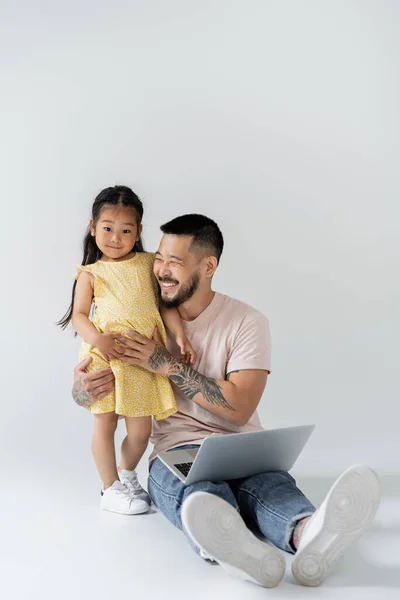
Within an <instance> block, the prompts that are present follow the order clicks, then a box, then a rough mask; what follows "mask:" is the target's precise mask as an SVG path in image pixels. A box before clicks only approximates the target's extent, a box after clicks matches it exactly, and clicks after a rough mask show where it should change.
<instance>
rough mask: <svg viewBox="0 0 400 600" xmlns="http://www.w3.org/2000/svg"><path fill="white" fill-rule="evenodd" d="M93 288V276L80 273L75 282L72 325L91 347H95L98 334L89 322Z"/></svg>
mask: <svg viewBox="0 0 400 600" xmlns="http://www.w3.org/2000/svg"><path fill="white" fill-rule="evenodd" d="M93 286H94V277H93V275H92V274H91V273H88V272H86V271H82V272H81V273H80V274H79V277H78V280H77V282H76V288H75V297H74V308H73V311H72V325H73V327H74V329H75V331H77V332H78V333H79V335H80V336H81V338H82V339H84V340H85V341H86V342H88V343H89V344H91V345H92V346H96V343H97V341H98V337H99V332H98V331H97V329H96V327H95V326H94V325H93V323H92V322H91V321H90V320H89V314H90V307H91V306H92V301H93Z"/></svg>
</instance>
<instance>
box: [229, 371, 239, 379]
mask: <svg viewBox="0 0 400 600" xmlns="http://www.w3.org/2000/svg"><path fill="white" fill-rule="evenodd" d="M232 373H240V371H239V370H237V371H231V372H230V373H227V375H226V380H227V381H229V379H230V378H231V375H232Z"/></svg>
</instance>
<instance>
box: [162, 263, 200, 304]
mask: <svg viewBox="0 0 400 600" xmlns="http://www.w3.org/2000/svg"><path fill="white" fill-rule="evenodd" d="M161 281H169V282H170V281H171V280H170V279H168V278H167V277H164V278H163V279H162V280H161ZM199 283H200V272H199V271H196V273H193V275H192V278H191V279H190V280H189V281H188V282H187V283H185V285H183V286H182V287H181V289H180V290H179V292H178V293H177V295H176V296H175V297H174V298H171V299H169V298H163V297H162V296H161V304H162V306H163V307H164V308H177V307H178V306H181V304H183V303H184V302H187V301H188V300H189V299H190V298H191V297H192V296H193V294H194V293H195V291H196V290H197V288H198V287H199Z"/></svg>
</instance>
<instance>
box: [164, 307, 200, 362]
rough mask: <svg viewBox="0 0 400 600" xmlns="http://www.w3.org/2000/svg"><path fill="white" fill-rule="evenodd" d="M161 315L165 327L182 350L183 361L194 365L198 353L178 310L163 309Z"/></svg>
mask: <svg viewBox="0 0 400 600" xmlns="http://www.w3.org/2000/svg"><path fill="white" fill-rule="evenodd" d="M160 313H161V317H162V320H163V321H164V325H165V327H166V328H167V329H168V331H169V332H170V333H171V334H172V336H173V338H174V339H175V341H176V343H177V344H178V346H179V347H180V349H181V354H182V360H183V361H185V362H189V363H190V364H192V365H193V364H194V363H195V362H196V358H197V357H196V352H195V351H194V349H193V346H192V344H191V343H190V342H189V340H188V338H187V336H186V333H185V330H184V328H183V323H182V319H181V317H180V315H179V312H178V309H177V308H161V309H160Z"/></svg>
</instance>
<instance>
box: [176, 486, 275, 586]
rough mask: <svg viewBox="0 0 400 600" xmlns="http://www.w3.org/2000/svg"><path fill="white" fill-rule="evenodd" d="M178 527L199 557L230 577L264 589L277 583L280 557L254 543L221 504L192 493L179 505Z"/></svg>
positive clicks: (226, 505) (212, 497)
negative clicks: (198, 552)
mask: <svg viewBox="0 0 400 600" xmlns="http://www.w3.org/2000/svg"><path fill="white" fill-rule="evenodd" d="M182 523H183V526H184V528H185V530H186V532H187V533H188V535H189V536H190V538H191V539H192V540H193V542H194V543H195V544H196V546H197V547H198V548H199V549H200V551H201V555H202V556H203V557H204V558H205V557H207V558H208V559H209V560H214V561H216V562H218V563H219V564H220V565H221V567H223V568H224V569H225V570H226V571H227V572H228V573H229V574H230V575H233V576H234V577H240V578H241V579H245V580H247V581H252V582H253V583H257V584H258V585H261V586H263V587H268V588H272V587H275V586H277V585H278V583H279V582H280V581H281V579H282V577H283V575H284V573H285V560H284V558H283V556H282V555H281V554H280V553H279V551H278V550H276V549H275V548H273V547H271V546H269V545H268V544H265V543H263V542H261V541H260V540H258V539H257V538H256V537H255V536H254V535H253V534H252V533H251V531H249V529H247V527H246V525H245V523H244V521H243V519H242V517H241V516H240V515H239V513H238V512H237V511H236V510H235V509H234V508H233V506H231V505H230V504H229V503H228V502H225V500H222V499H221V498H219V497H218V496H215V495H214V494H209V493H207V492H193V494H190V496H189V497H188V498H187V499H186V500H185V502H184V503H183V506H182Z"/></svg>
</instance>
